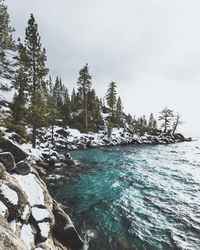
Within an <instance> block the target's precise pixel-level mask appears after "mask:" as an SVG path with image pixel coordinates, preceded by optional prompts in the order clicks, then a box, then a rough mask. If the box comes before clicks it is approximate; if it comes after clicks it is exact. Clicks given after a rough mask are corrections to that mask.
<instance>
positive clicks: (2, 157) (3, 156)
mask: <svg viewBox="0 0 200 250" xmlns="http://www.w3.org/2000/svg"><path fill="white" fill-rule="evenodd" d="M0 162H1V163H2V164H3V165H4V167H5V168H6V171H7V172H9V173H10V172H12V171H13V170H14V169H15V168H16V164H15V159H14V158H13V155H12V154H11V153H10V152H4V153H0Z"/></svg>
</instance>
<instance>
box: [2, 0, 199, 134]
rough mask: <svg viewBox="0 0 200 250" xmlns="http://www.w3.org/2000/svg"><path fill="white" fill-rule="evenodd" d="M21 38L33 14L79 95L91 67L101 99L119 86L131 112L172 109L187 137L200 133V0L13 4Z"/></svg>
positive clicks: (55, 71) (57, 70)
mask: <svg viewBox="0 0 200 250" xmlns="http://www.w3.org/2000/svg"><path fill="white" fill-rule="evenodd" d="M6 4H7V5H8V12H9V14H10V20H11V25H12V26H13V27H14V28H15V29H16V31H15V38H17V37H20V38H21V39H22V40H23V39H24V34H25V28H26V27H27V22H28V19H29V17H30V14H31V13H33V15H34V17H35V19H36V22H37V23H38V29H39V33H40V36H41V42H42V45H43V47H45V48H46V51H47V58H48V61H47V66H48V68H49V74H50V75H51V76H52V77H53V78H55V77H56V76H59V77H61V78H62V81H63V83H64V84H65V85H66V86H67V87H68V88H69V90H70V91H71V90H72V88H73V87H76V86H77V83H76V82H77V78H78V74H79V70H80V69H81V68H82V67H83V66H84V65H85V64H86V63H88V64H89V72H90V74H91V75H92V84H93V87H94V88H95V89H96V92H97V95H98V96H99V97H103V96H105V93H106V90H107V87H108V84H109V83H110V82H111V81H114V82H116V84H117V92H118V94H119V95H120V97H121V99H122V102H123V105H124V110H125V111H126V112H129V113H131V114H132V115H136V116H137V117H138V116H140V115H143V114H144V115H146V116H147V118H148V117H149V115H150V113H151V112H153V113H154V116H155V117H158V115H159V112H160V111H161V110H162V109H163V108H164V107H168V108H170V109H173V110H174V111H175V113H176V112H178V113H179V114H180V115H181V116H182V120H183V122H184V124H183V125H182V126H181V127H180V131H181V132H185V134H186V135H188V136H190V135H191V136H194V137H195V136H200V126H199V124H200V116H199V114H198V108H200V98H199V95H200V25H199V24H200V15H199V9H200V1H199V0H190V1H188V0H167V1H164V0H84V1H83V0H57V1H55V0H17V1H16V0H6Z"/></svg>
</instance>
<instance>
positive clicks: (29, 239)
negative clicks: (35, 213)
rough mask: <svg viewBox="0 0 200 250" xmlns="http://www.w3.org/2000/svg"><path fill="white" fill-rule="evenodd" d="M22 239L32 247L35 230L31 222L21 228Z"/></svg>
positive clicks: (29, 247)
mask: <svg viewBox="0 0 200 250" xmlns="http://www.w3.org/2000/svg"><path fill="white" fill-rule="evenodd" d="M21 239H22V240H23V241H24V243H25V244H26V246H27V247H28V249H32V248H33V246H34V242H35V236H34V232H33V230H32V227H31V225H30V224H28V225H26V224H24V225H23V226H22V229H21Z"/></svg>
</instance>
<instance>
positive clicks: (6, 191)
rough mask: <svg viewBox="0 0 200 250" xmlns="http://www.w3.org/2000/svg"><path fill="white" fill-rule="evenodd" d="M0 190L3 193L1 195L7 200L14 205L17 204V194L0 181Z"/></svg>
mask: <svg viewBox="0 0 200 250" xmlns="http://www.w3.org/2000/svg"><path fill="white" fill-rule="evenodd" d="M0 192H1V193H2V194H3V196H4V197H5V198H7V199H8V201H9V202H10V203H12V204H14V205H17V204H18V195H17V193H16V192H15V191H14V190H12V189H11V188H9V187H8V186H7V185H5V184H4V183H2V184H1V185H0Z"/></svg>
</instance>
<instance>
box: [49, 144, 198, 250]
mask: <svg viewBox="0 0 200 250" xmlns="http://www.w3.org/2000/svg"><path fill="white" fill-rule="evenodd" d="M71 155H72V157H73V159H76V160H80V161H81V162H83V163H85V164H88V167H87V168H86V167H84V168H83V171H75V172H73V174H72V175H71V178H70V180H69V181H67V182H65V183H64V185H62V186H56V187H54V189H53V190H52V191H51V193H52V194H53V196H54V198H55V199H57V200H58V202H60V203H61V204H62V205H63V208H64V210H65V211H66V212H67V213H68V214H69V215H70V216H71V217H72V218H73V219H74V220H73V222H74V224H75V226H76V227H77V229H78V231H79V233H80V234H81V235H82V237H83V238H84V239H85V240H86V241H87V242H88V245H89V249H97V250H98V249H102V250H103V249H104V250H105V249H106V250H108V249H109V250H114V249H119V250H123V249H153V250H155V249H188V250H189V249H200V144H199V142H198V141H195V142H191V143H179V144H173V145H167V146H165V145H158V146H123V147H121V146H120V147H110V148H104V149H90V150H85V151H73V152H71Z"/></svg>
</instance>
